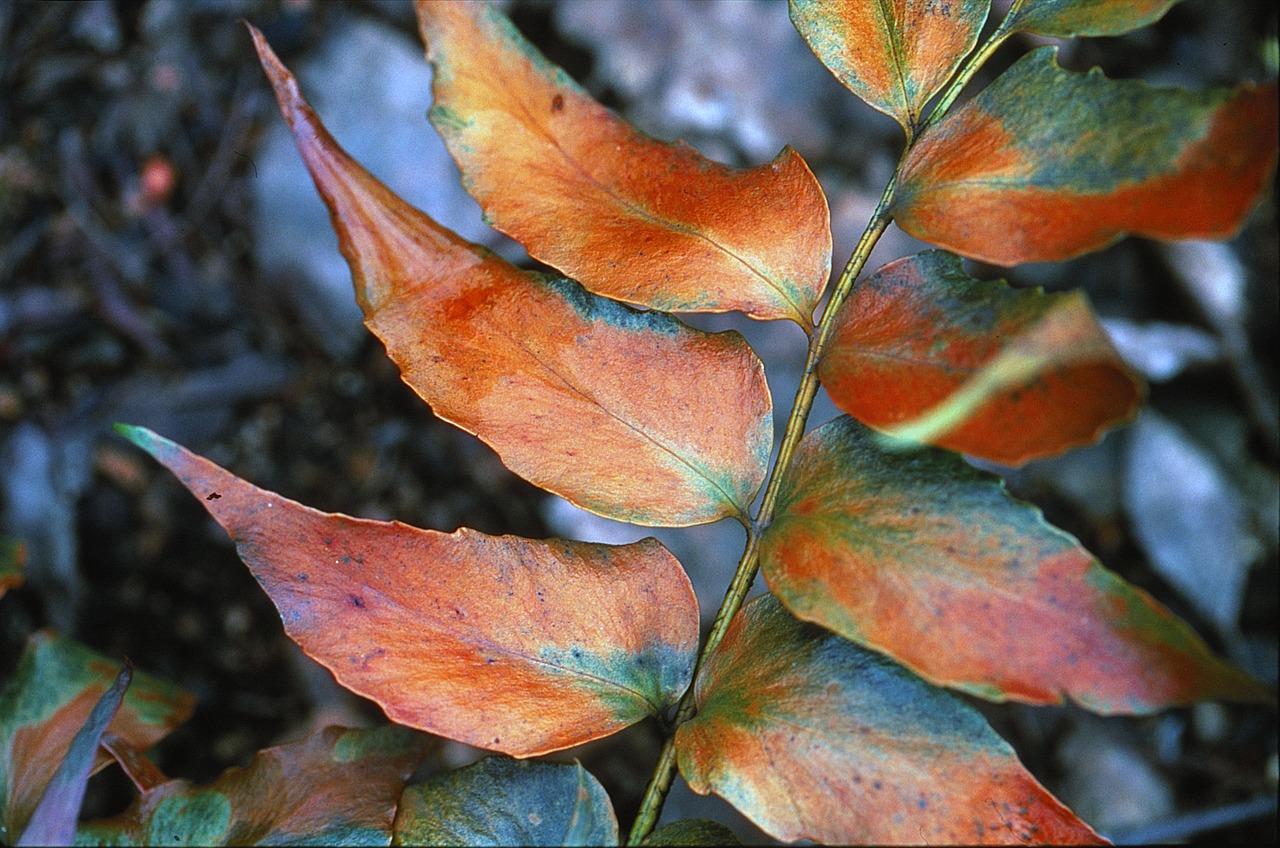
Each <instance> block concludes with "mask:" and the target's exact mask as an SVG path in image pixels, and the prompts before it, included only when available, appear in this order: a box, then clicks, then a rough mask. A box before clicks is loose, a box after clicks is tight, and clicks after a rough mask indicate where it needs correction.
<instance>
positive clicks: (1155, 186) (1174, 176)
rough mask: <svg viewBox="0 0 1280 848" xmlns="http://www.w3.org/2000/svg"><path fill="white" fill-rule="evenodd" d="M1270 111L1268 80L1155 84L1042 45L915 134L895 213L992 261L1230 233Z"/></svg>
mask: <svg viewBox="0 0 1280 848" xmlns="http://www.w3.org/2000/svg"><path fill="white" fill-rule="evenodd" d="M1276 121H1277V117H1276V85H1275V83H1274V82H1273V83H1270V84H1267V85H1261V86H1257V85H1251V84H1247V85H1243V86H1241V87H1239V88H1235V89H1225V88H1214V89H1207V90H1204V91H1187V90H1184V89H1178V88H1158V87H1155V86H1152V85H1148V84H1147V83H1145V82H1142V81H1140V80H1110V79H1107V78H1106V77H1104V76H1103V75H1102V73H1101V72H1100V71H1099V70H1098V69H1097V68H1094V69H1093V70H1091V71H1090V72H1089V73H1087V74H1077V73H1072V72H1069V71H1065V70H1063V69H1062V68H1060V67H1058V64H1057V60H1056V49H1055V48H1052V47H1042V48H1040V49H1038V50H1034V51H1032V52H1031V53H1028V54H1027V55H1026V56H1023V57H1022V58H1021V59H1020V60H1018V62H1017V63H1016V64H1014V66H1013V67H1012V68H1010V69H1009V70H1007V71H1005V72H1004V73H1003V74H1001V75H1000V77H999V78H997V79H996V81H995V82H993V83H992V84H991V85H990V86H988V87H987V88H986V89H985V90H983V91H982V92H980V93H979V94H978V95H977V96H975V97H974V98H973V100H971V101H969V102H968V103H966V104H964V105H963V106H960V107H958V108H957V109H955V110H954V111H953V112H951V113H949V114H948V115H947V116H946V117H945V118H943V119H942V120H941V121H939V122H938V123H937V125H935V126H934V127H932V128H931V129H930V130H929V131H928V132H927V133H926V134H925V135H923V136H921V137H920V140H919V142H918V143H917V144H916V145H915V146H914V147H913V148H912V149H911V151H910V152H909V153H908V154H907V157H906V160H905V161H904V163H903V166H902V170H901V177H900V179H899V182H898V187H897V192H896V194H895V196H894V200H893V203H892V206H891V212H892V214H893V216H894V218H895V220H896V221H897V222H898V224H899V225H900V226H901V227H902V228H903V229H904V230H906V231H907V232H909V233H911V234H912V235H914V236H916V237H917V238H921V239H924V240H926V241H930V242H933V243H934V244H937V245H939V246H941V247H945V248H947V249H949V250H954V251H956V252H958V253H962V254H964V255H965V256H971V257H975V258H978V259H983V260H986V261H988V262H993V263H996V264H998V265H1016V264H1018V263H1021V262H1043V261H1058V260H1063V259H1069V258H1071V257H1073V256H1078V255H1079V254H1082V253H1087V252H1089V251H1092V250H1097V249H1099V248H1101V247H1105V246H1106V245H1108V244H1110V243H1111V242H1114V241H1116V240H1117V239H1119V238H1121V237H1122V236H1124V235H1125V234H1128V233H1132V234H1135V235H1144V236H1151V237H1154V238H1163V239H1181V238H1225V237H1227V236H1230V235H1232V234H1233V233H1234V232H1235V231H1236V230H1237V229H1239V227H1240V226H1241V224H1242V223H1243V222H1244V220H1245V218H1246V217H1247V216H1248V214H1249V212H1250V210H1251V209H1252V208H1253V206H1254V205H1255V204H1256V203H1257V201H1258V199H1259V198H1260V197H1261V196H1262V193H1263V191H1264V190H1265V189H1266V187H1267V185H1268V182H1269V177H1270V175H1271V173H1272V172H1273V170H1274V168H1275V161H1276ZM1101 130H1105V132H1103V131H1101Z"/></svg>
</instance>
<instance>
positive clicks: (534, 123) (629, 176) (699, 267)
mask: <svg viewBox="0 0 1280 848" xmlns="http://www.w3.org/2000/svg"><path fill="white" fill-rule="evenodd" d="M417 12H418V20H419V30H420V32H421V34H422V39H423V41H424V43H425V44H426V45H427V58H428V60H429V61H430V62H431V64H432V67H433V68H434V71H435V77H434V80H433V82H432V91H433V94H434V97H435V101H434V105H433V106H432V108H431V112H430V115H429V117H430V119H431V122H432V124H433V125H434V126H435V127H436V129H437V130H438V131H439V132H440V135H441V137H442V138H443V139H444V141H445V144H446V145H447V146H448V148H449V152H450V154H451V155H452V156H453V158H454V160H455V161H456V162H457V163H458V167H459V168H460V169H461V170H462V173H463V175H464V181H465V186H466V188H467V191H468V192H470V193H471V195H472V196H474V197H475V198H476V200H477V201H478V202H479V203H480V206H481V208H483V209H484V211H485V214H486V216H487V218H488V220H489V221H490V222H491V223H492V224H493V226H494V227H496V228H497V229H499V230H501V231H503V232H505V233H507V234H508V235H510V236H512V237H513V238H515V239H517V240H518V241H519V242H520V243H521V244H523V245H524V246H525V247H526V248H527V249H528V251H529V254H530V255H531V256H534V257H535V258H537V259H539V260H541V261H542V262H545V263H547V264H548V265H551V266H553V267H555V268H558V269H560V270H561V271H562V272H564V273H565V274H567V275H569V276H571V277H573V278H575V279H577V280H579V281H581V283H582V284H583V285H584V286H585V287H586V288H587V289H589V290H590V291H593V292H595V293H597V294H600V295H604V296H606V297H611V298H615V299H618V300H623V301H626V302H628V303H634V304H639V305H642V306H647V307H650V308H653V309H660V310H665V311H673V312H724V311H727V310H740V311H743V312H745V313H747V314H748V315H750V316H752V317H753V318H759V319H780V318H786V319H790V320H793V321H795V322H796V323H798V324H800V325H801V326H802V327H804V328H805V329H806V331H808V330H810V329H811V328H812V315H813V308H814V305H815V304H816V303H817V299H818V297H819V295H820V293H821V291H822V288H823V287H824V286H825V285H826V283H827V279H828V277H829V275H830V266H831V230H830V219H829V213H828V210H827V202H826V198H825V197H824V195H823V194H822V189H821V188H820V187H819V185H818V181H817V179H816V178H815V177H814V175H813V173H812V172H811V171H810V170H809V167H808V165H806V164H805V162H804V160H803V159H802V158H801V157H800V155H799V154H798V153H796V152H795V151H794V150H793V149H791V148H789V147H787V148H784V149H783V151H782V152H781V153H779V154H778V156H777V157H776V158H775V159H774V160H773V161H772V162H769V163H766V164H763V165H760V166H758V167H755V168H751V169H746V170H740V169H736V168H731V167H728V166H726V165H722V164H720V163H718V162H715V161H712V160H710V159H707V158H705V157H703V156H702V155H701V154H699V153H698V152H697V151H696V150H694V149H693V148H692V147H690V146H689V145H687V144H684V143H675V144H670V143H667V142H661V141H656V140H654V139H651V138H648V137H646V136H645V135H643V134H642V133H640V132H639V131H637V130H636V129H635V128H634V127H632V126H631V125H630V124H627V123H626V122H625V121H623V120H622V119H621V118H619V117H618V116H617V115H615V114H614V113H613V112H611V111H609V110H608V109H606V108H604V107H603V106H601V105H600V104H599V103H597V102H596V101H594V100H593V99H591V97H590V96H589V95H588V94H587V93H586V92H584V91H583V90H582V89H581V88H580V87H579V86H578V85H576V84H575V83H574V82H573V80H572V79H570V78H569V76H568V75H567V74H566V73H565V72H564V71H563V70H561V69H560V68H557V67H555V66H554V65H552V64H551V63H550V62H548V61H547V60H546V59H545V58H544V57H543V56H541V55H539V54H538V52H537V50H536V49H535V48H534V47H533V46H532V45H530V44H529V43H528V41H527V40H526V39H525V38H524V37H523V36H522V35H521V34H520V33H519V31H518V30H517V29H516V28H515V27H514V26H513V25H512V24H511V22H510V21H509V20H507V19H506V17H504V16H503V15H502V13H501V12H500V11H498V10H497V9H495V8H493V7H492V6H489V5H488V4H482V3H473V2H420V3H418V5H417Z"/></svg>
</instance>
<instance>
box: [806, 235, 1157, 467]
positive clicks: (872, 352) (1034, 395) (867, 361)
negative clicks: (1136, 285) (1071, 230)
mask: <svg viewBox="0 0 1280 848" xmlns="http://www.w3.org/2000/svg"><path fill="white" fill-rule="evenodd" d="M818 374H819V376H820V377H821V379H822V383H823V385H824V386H825V387H826V389H827V393H828V394H829V395H830V396H831V399H832V400H833V401H834V402H835V404H836V405H837V406H838V407H840V408H841V409H843V410H844V411H845V412H848V413H849V414H851V415H853V416H854V417H856V418H857V419H858V420H860V421H862V422H863V423H865V424H869V425H871V426H873V427H876V428H877V429H879V430H881V431H884V432H888V433H889V434H890V435H892V436H894V437H896V438H900V439H909V440H910V441H912V442H927V443H931V444H937V445H941V446H942V447H946V448H950V449H951V450H956V451H960V452H963V453H966V454H969V455H971V456H977V457H981V458H983V459H988V460H991V461H993V462H999V463H1002V464H1004V465H1021V464H1022V463H1024V462H1027V461H1029V460H1032V459H1038V458H1041V457H1046V456H1051V455H1054V454H1058V453H1062V452H1063V451H1066V450H1068V449H1070V448H1073V447H1079V446H1081V445H1086V444H1090V443H1092V442H1094V441H1096V440H1097V439H1098V438H1100V437H1101V435H1102V433H1103V432H1104V431H1105V430H1107V429H1108V428H1110V427H1114V426H1116V425H1118V424H1121V423H1124V422H1126V421H1128V420H1130V419H1131V418H1132V417H1133V416H1134V415H1135V414H1136V413H1137V410H1138V406H1139V404H1140V402H1141V400H1142V397H1143V384H1142V381H1141V380H1140V379H1139V378H1138V377H1137V375H1135V374H1134V373H1133V372H1132V371H1131V370H1130V369H1129V367H1128V366H1127V365H1126V364H1125V363H1124V361H1123V359H1121V357H1120V355H1119V353H1118V352H1117V351H1116V350H1115V347H1114V346H1113V345H1112V343H1111V340H1110V338H1109V337H1108V336H1107V334H1106V331H1104V330H1103V329H1102V327H1101V325H1100V324H1099V323H1098V320H1097V318H1096V317H1095V316H1094V314H1093V310H1092V309H1091V308H1090V306H1089V304H1088V301H1087V300H1086V299H1085V298H1084V296H1083V295H1081V294H1079V293H1068V294H1046V293H1044V292H1043V291H1040V290H1038V289H1013V288H1010V287H1009V286H1008V284H1006V283H1005V282H1004V281H1003V280H977V279H974V278H972V277H970V276H969V275H968V274H967V273H966V272H965V271H964V268H963V266H962V265H961V262H960V258H959V257H957V256H954V255H952V254H949V253H945V252H943V251H926V252H924V253H921V254H918V255H916V256H911V257H906V258H904V259H899V260H895V261H893V262H890V263H889V264H887V265H885V266H884V267H882V268H880V269H879V270H878V271H876V272H875V273H874V274H873V275H871V277H869V278H868V279H867V280H866V281H865V282H864V283H863V284H862V285H860V286H859V287H858V288H857V289H856V290H855V291H854V292H853V294H852V295H851V296H850V297H849V299H848V300H847V301H846V302H845V303H844V305H843V306H842V307H841V310H840V313H839V314H838V315H837V316H836V318H835V322H834V325H833V330H832V334H831V342H830V344H829V345H828V348H827V352H826V353H825V354H824V356H823V359H822V361H821V362H820V363H819V366H818Z"/></svg>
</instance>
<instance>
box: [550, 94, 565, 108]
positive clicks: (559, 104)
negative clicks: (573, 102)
mask: <svg viewBox="0 0 1280 848" xmlns="http://www.w3.org/2000/svg"><path fill="white" fill-rule="evenodd" d="M551 111H552V112H563V111H564V95H563V94H557V95H556V96H555V97H553V98H551Z"/></svg>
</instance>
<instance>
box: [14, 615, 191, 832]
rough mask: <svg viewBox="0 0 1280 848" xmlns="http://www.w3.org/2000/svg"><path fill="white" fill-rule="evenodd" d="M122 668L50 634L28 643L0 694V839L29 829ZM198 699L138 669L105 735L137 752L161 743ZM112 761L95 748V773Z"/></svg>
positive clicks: (111, 661) (37, 635) (38, 633)
mask: <svg viewBox="0 0 1280 848" xmlns="http://www.w3.org/2000/svg"><path fill="white" fill-rule="evenodd" d="M120 668H121V664H120V663H119V662H116V661H114V660H110V659H107V658H106V657H103V656H100V655H99V654H96V653H94V652H93V651H90V650H89V649H88V648H86V647H84V646H82V645H80V644H78V643H76V642H74V641H72V640H70V639H67V638H64V637H62V636H58V635H56V634H54V633H53V632H51V631H43V630H42V631H39V632H37V633H35V634H33V635H32V636H31V638H30V639H29V640H28V641H27V646H26V648H25V650H24V651H23V654H22V657H21V658H20V659H19V660H18V667H17V669H16V670H15V671H14V675H13V679H12V680H11V681H10V682H9V685H8V686H7V687H6V688H5V690H4V692H3V694H0V841H3V842H6V843H10V844H12V842H13V841H14V840H15V839H17V838H18V835H19V834H21V833H22V832H23V830H24V829H25V827H26V823H27V819H28V817H30V815H31V813H32V811H33V810H34V809H35V806H36V804H37V803H38V802H39V801H40V797H41V796H42V795H43V794H44V791H45V787H46V786H47V785H48V783H49V780H50V779H51V778H52V777H53V775H54V773H55V772H56V771H57V770H58V766H59V765H60V764H61V763H62V760H63V758H64V757H65V756H66V755H67V752H68V750H69V749H70V748H71V742H72V739H73V738H74V737H75V735H76V732H77V731H78V730H80V728H81V727H82V726H83V725H84V724H85V721H86V720H87V719H88V718H89V715H90V713H91V712H92V711H93V707H94V705H95V704H97V703H98V700H99V699H100V698H101V697H102V696H103V694H104V693H105V692H106V691H107V690H108V689H109V688H110V687H111V685H112V684H113V683H114V682H115V680H116V677H117V675H118V674H119V673H120ZM194 709H195V698H193V697H192V696H191V695H190V694H188V693H186V692H183V691H182V690H180V689H178V688H177V687H175V686H171V685H169V684H167V683H164V682H162V681H159V680H157V679H156V678H154V677H152V676H150V675H148V674H145V673H143V672H135V674H134V676H133V683H132V685H131V686H130V687H129V690H128V691H127V692H126V693H125V696H124V702H123V704H122V705H121V707H120V709H119V711H118V712H116V714H115V717H114V718H112V719H111V722H110V723H109V724H108V730H109V731H110V732H111V733H113V734H115V735H116V736H118V737H120V738H121V739H124V740H125V741H127V742H128V744H129V745H130V746H132V747H134V748H137V749H139V750H145V749H147V748H150V747H151V746H152V745H154V744H156V743H157V742H159V741H160V740H161V739H163V738H164V737H165V736H168V735H169V733H170V732H171V731H172V730H173V729H174V728H175V727H177V726H178V725H180V724H182V723H183V722H184V721H186V720H187V718H188V717H190V715H191V712H192V710H194ZM110 762H111V757H110V756H108V755H107V754H105V753H103V752H102V751H99V752H98V753H97V756H96V759H95V763H94V766H93V771H95V772H96V771H98V770H100V769H102V768H103V767H105V766H106V765H107V764H108V763H110Z"/></svg>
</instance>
